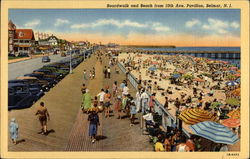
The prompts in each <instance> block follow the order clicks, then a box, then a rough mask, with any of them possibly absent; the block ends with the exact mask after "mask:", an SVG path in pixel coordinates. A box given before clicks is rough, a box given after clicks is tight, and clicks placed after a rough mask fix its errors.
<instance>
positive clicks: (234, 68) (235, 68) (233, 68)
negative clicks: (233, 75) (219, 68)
mask: <svg viewBox="0 0 250 159" xmlns="http://www.w3.org/2000/svg"><path fill="white" fill-rule="evenodd" d="M230 69H231V70H237V69H238V67H230Z"/></svg>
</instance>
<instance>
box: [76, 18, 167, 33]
mask: <svg viewBox="0 0 250 159" xmlns="http://www.w3.org/2000/svg"><path fill="white" fill-rule="evenodd" d="M105 25H113V26H116V27H117V28H124V27H134V28H141V29H149V30H153V31H156V32H167V31H170V28H169V27H168V26H164V25H162V24H161V23H159V22H149V23H140V22H136V21H131V20H128V19H127V20H123V21H121V20H116V19H99V20H96V21H95V22H93V23H83V24H73V25H71V28H72V29H87V28H95V27H100V26H105Z"/></svg>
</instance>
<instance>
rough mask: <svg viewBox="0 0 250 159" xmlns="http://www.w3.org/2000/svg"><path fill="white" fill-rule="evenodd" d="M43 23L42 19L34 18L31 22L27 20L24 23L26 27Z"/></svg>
mask: <svg viewBox="0 0 250 159" xmlns="http://www.w3.org/2000/svg"><path fill="white" fill-rule="evenodd" d="M40 23H41V21H40V19H34V20H32V21H30V22H27V23H25V24H24V26H25V27H36V26H37V25H39V24H40Z"/></svg>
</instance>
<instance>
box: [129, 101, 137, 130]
mask: <svg viewBox="0 0 250 159" xmlns="http://www.w3.org/2000/svg"><path fill="white" fill-rule="evenodd" d="M130 100H131V104H130V122H131V123H130V126H133V125H134V124H135V115H136V106H135V101H134V99H133V97H130Z"/></svg>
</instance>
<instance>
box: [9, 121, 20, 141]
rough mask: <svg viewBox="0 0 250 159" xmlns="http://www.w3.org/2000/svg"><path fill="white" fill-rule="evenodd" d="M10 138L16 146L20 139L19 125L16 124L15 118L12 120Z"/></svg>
mask: <svg viewBox="0 0 250 159" xmlns="http://www.w3.org/2000/svg"><path fill="white" fill-rule="evenodd" d="M10 137H11V140H12V142H13V143H14V144H15V145H16V144H17V137H18V124H17V123H16V119H15V118H12V119H11V122H10Z"/></svg>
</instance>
